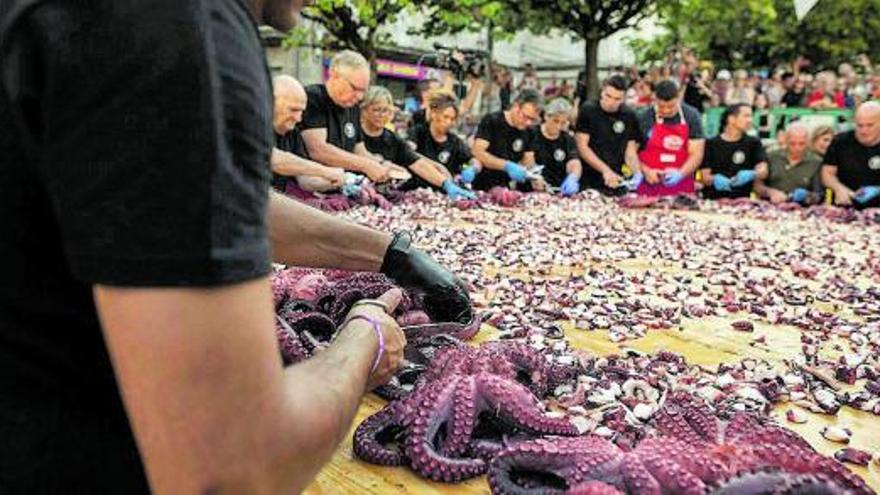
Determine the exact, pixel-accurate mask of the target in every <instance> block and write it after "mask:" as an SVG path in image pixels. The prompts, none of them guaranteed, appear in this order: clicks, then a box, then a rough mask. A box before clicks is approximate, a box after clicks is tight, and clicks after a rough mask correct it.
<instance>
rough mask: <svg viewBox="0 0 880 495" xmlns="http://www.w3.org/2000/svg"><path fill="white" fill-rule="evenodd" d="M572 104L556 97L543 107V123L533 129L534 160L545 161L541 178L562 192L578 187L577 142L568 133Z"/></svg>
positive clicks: (542, 163) (579, 167) (542, 162)
mask: <svg viewBox="0 0 880 495" xmlns="http://www.w3.org/2000/svg"><path fill="white" fill-rule="evenodd" d="M571 110H572V106H571V103H569V102H568V100H566V99H564V98H556V99H555V100H553V101H551V102H550V103H549V104H548V105H547V107H546V108H544V123H543V124H541V125H540V126H538V127H535V128H534V129H533V133H534V135H533V137H532V145H533V147H534V149H535V162H536V163H538V164H541V165H544V172H543V176H544V181H545V182H546V183H547V185H549V186H550V187H553V188H558V189H559V192H561V193H562V194H563V195H565V196H571V195H573V194H576V193H577V192H578V191H580V179H581V171H582V169H581V161H580V159H579V158H578V149H577V144H575V142H574V138H573V137H571V134H569V133H568V126H569V125H570V124H571Z"/></svg>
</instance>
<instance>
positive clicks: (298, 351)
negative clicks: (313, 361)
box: [275, 316, 310, 366]
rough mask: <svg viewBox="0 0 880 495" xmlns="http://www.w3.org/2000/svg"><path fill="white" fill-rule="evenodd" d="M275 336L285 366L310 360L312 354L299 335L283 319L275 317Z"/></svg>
mask: <svg viewBox="0 0 880 495" xmlns="http://www.w3.org/2000/svg"><path fill="white" fill-rule="evenodd" d="M275 336H276V337H277V338H278V346H279V348H280V350H281V358H282V360H283V362H284V365H285V366H289V365H291V364H296V363H298V362H300V361H304V360H306V359H308V358H309V356H310V354H309V352H308V351H307V350H306V348H305V347H304V346H303V344H302V341H301V340H300V338H299V335H297V334H296V332H294V330H293V329H292V328H290V325H288V324H287V322H285V321H284V320H283V319H281V318H280V317H278V316H276V317H275Z"/></svg>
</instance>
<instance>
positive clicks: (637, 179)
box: [626, 172, 645, 191]
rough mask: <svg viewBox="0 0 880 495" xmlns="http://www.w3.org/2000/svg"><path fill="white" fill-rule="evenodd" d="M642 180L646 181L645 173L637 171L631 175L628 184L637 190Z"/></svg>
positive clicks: (631, 188)
mask: <svg viewBox="0 0 880 495" xmlns="http://www.w3.org/2000/svg"><path fill="white" fill-rule="evenodd" d="M642 182H645V174H643V173H641V172H636V173H634V174H633V176H632V177H630V179H629V181H627V183H626V186H627V187H628V188H629V190H630V191H635V190H636V189H638V188H639V186H641V185H642Z"/></svg>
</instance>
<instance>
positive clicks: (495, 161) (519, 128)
mask: <svg viewBox="0 0 880 495" xmlns="http://www.w3.org/2000/svg"><path fill="white" fill-rule="evenodd" d="M542 106H543V98H542V97H541V95H540V93H538V92H537V91H535V90H533V89H524V90H522V91H520V93H519V94H518V95H517V97H516V99H515V100H514V102H513V105H512V106H511V108H510V110H507V111H501V112H495V113H490V114H488V115H486V116H485V117H483V120H482V121H480V125H479V127H478V128H477V134H476V139H475V141H474V147H473V154H474V158H476V159H477V161H478V162H479V163H480V167H481V170H480V172H479V174H478V175H477V176H476V179H474V182H473V185H474V188H475V189H478V190H482V191H486V190H489V189H491V188H493V187H496V186H507V185H508V184H509V183H510V182H511V181H512V182H516V183H519V184H524V183H525V182H526V181H528V180H529V175H528V168H529V167H532V166H533V165H534V164H535V153H534V149H533V148H532V142H531V141H532V140H531V137H532V134H531V132H529V127H531V126H533V125H537V124H540V123H541V107H542ZM532 185H533V187H540V185H539V184H537V183H535V184H532Z"/></svg>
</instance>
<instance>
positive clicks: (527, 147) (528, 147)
mask: <svg viewBox="0 0 880 495" xmlns="http://www.w3.org/2000/svg"><path fill="white" fill-rule="evenodd" d="M539 132H541V130H540V128H539V127H532V128H531V129H529V130H527V131H525V132H523V133H522V138H523V153H531V152H534V151H536V150H535V146H536V144H537V143H536V142H537V140H538V133H539Z"/></svg>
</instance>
